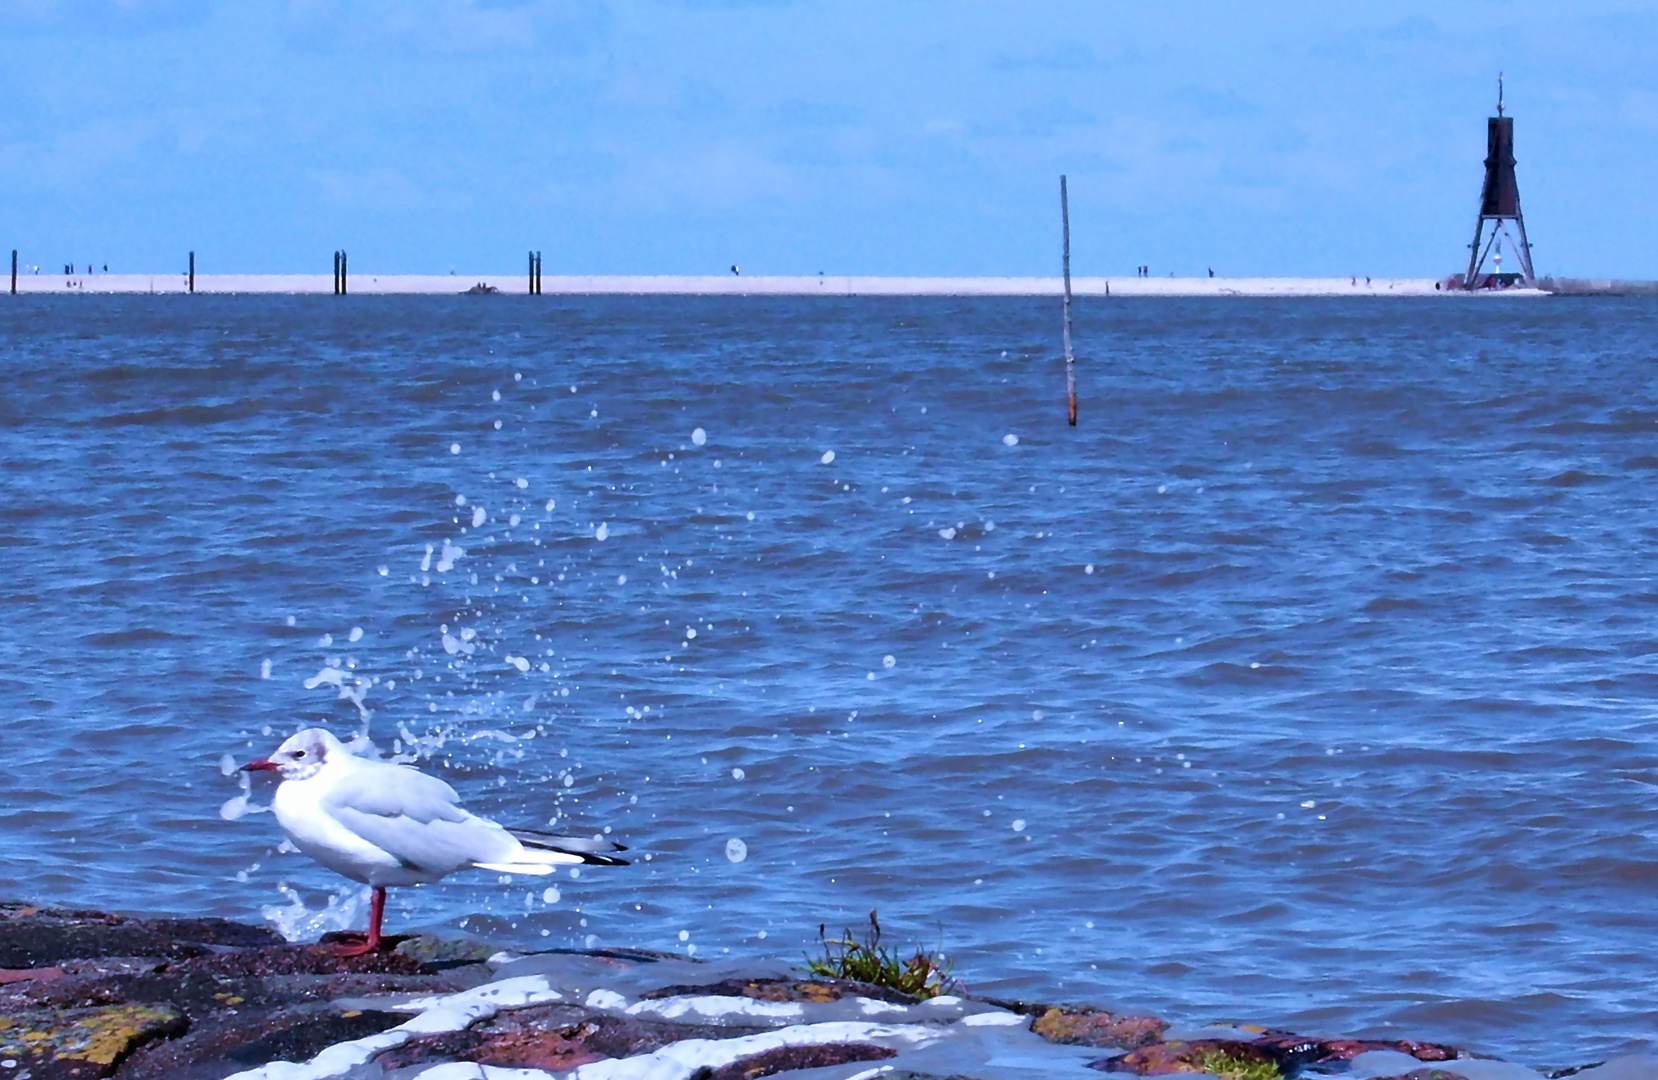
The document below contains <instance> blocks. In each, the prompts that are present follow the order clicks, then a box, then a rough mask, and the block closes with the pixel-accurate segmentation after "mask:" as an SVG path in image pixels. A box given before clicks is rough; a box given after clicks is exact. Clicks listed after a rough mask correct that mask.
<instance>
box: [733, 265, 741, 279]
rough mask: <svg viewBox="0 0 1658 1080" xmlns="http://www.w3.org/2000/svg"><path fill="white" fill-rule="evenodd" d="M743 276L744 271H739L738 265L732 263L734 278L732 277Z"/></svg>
mask: <svg viewBox="0 0 1658 1080" xmlns="http://www.w3.org/2000/svg"><path fill="white" fill-rule="evenodd" d="M741 274H742V271H741V270H739V269H737V264H736V263H732V264H731V276H732V277H738V276H740V275H741Z"/></svg>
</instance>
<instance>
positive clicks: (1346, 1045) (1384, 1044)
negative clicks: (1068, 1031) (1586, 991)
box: [1085, 1031, 1462, 1080]
mask: <svg viewBox="0 0 1658 1080" xmlns="http://www.w3.org/2000/svg"><path fill="white" fill-rule="evenodd" d="M1085 1045H1094V1044H1085ZM1373 1050H1384V1051H1390V1052H1393V1053H1397V1054H1405V1055H1407V1056H1409V1057H1413V1058H1415V1059H1416V1060H1417V1061H1454V1060H1456V1059H1457V1058H1458V1057H1459V1056H1462V1055H1461V1052H1460V1051H1459V1050H1457V1048H1456V1047H1454V1046H1443V1045H1440V1044H1439V1043H1421V1042H1404V1041H1383V1040H1374V1039H1311V1038H1306V1037H1304V1036H1301V1035H1296V1034H1294V1033H1292V1032H1287V1031H1267V1032H1263V1033H1262V1034H1261V1035H1260V1036H1259V1037H1258V1038H1255V1039H1249V1040H1244V1039H1192V1040H1170V1041H1168V1042H1152V1043H1146V1044H1142V1045H1141V1046H1138V1047H1135V1048H1133V1049H1131V1050H1130V1052H1129V1053H1127V1054H1124V1055H1123V1056H1122V1057H1117V1058H1110V1059H1106V1060H1102V1061H1095V1062H1090V1063H1089V1067H1090V1068H1094V1069H1099V1070H1101V1071H1102V1072H1127V1073H1134V1074H1136V1075H1139V1076H1155V1075H1158V1074H1161V1073H1174V1072H1215V1071H1216V1068H1218V1067H1221V1066H1223V1065H1224V1066H1225V1067H1227V1068H1229V1069H1230V1070H1231V1071H1232V1072H1233V1073H1235V1074H1236V1075H1237V1076H1238V1077H1239V1078H1240V1080H1255V1078H1256V1077H1261V1078H1263V1080H1271V1078H1272V1077H1278V1076H1293V1075H1295V1074H1296V1073H1298V1072H1300V1071H1301V1070H1302V1069H1304V1068H1306V1067H1308V1066H1310V1065H1329V1064H1332V1063H1337V1062H1347V1061H1351V1060H1353V1058H1355V1057H1357V1056H1358V1055H1359V1054H1363V1053H1367V1052H1369V1051H1373ZM1205 1062H1208V1064H1205Z"/></svg>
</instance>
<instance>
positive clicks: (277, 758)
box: [242, 728, 351, 780]
mask: <svg viewBox="0 0 1658 1080" xmlns="http://www.w3.org/2000/svg"><path fill="white" fill-rule="evenodd" d="M350 753H351V751H349V750H347V749H346V748H345V746H344V745H343V744H342V743H341V742H340V740H338V739H336V738H334V736H332V735H330V734H329V733H328V732H326V731H324V730H323V729H322V728H306V729H305V730H304V731H302V732H300V733H299V734H297V735H295V736H293V737H292V738H290V739H289V740H288V741H287V742H285V743H283V744H282V745H281V746H279V747H277V748H276V753H274V754H272V755H271V756H270V757H268V758H260V759H259V760H257V761H250V762H248V763H247V764H246V765H243V766H242V771H243V772H275V773H281V774H282V779H284V780H308V779H310V778H311V777H313V776H315V775H317V773H319V772H321V771H322V768H323V766H324V765H327V764H328V762H329V761H330V760H332V759H334V758H337V757H345V756H347V755H349V754H350Z"/></svg>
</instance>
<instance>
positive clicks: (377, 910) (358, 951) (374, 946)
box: [335, 885, 386, 957]
mask: <svg viewBox="0 0 1658 1080" xmlns="http://www.w3.org/2000/svg"><path fill="white" fill-rule="evenodd" d="M385 914H386V889H385V886H383V885H376V886H375V887H374V892H373V894H372V897H371V899H370V900H369V904H368V937H366V938H364V939H363V943H362V944H361V945H342V946H340V948H339V949H338V950H337V951H336V952H335V955H336V956H341V957H345V956H362V955H364V954H366V953H371V952H379V951H380V920H381V919H382V918H384V917H385Z"/></svg>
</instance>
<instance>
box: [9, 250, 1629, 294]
mask: <svg viewBox="0 0 1658 1080" xmlns="http://www.w3.org/2000/svg"><path fill="white" fill-rule="evenodd" d="M340 262H342V263H343V259H342V260H340ZM537 271H538V272H537V273H536V274H535V275H534V276H533V277H526V275H525V274H523V273H517V274H482V275H479V274H464V275H451V274H441V275H440V274H379V275H374V274H365V273H360V272H359V273H353V274H352V275H351V285H350V291H351V295H354V296H359V295H408V296H415V295H427V296H432V295H450V296H454V295H458V294H461V293H465V292H467V291H468V290H469V288H471V287H473V286H474V285H477V284H483V285H486V286H492V287H493V289H494V291H495V292H496V293H500V294H516V295H519V296H523V295H528V294H529V293H530V291H531V288H532V282H533V283H534V285H533V287H534V290H535V292H537V293H542V294H546V295H561V296H1044V297H1055V298H1057V297H1059V296H1061V295H1062V294H1063V293H1064V288H1065V283H1064V280H1063V278H1061V277H1060V276H1057V275H1056V276H1053V277H847V276H839V275H814V276H809V277H808V276H799V277H793V276H766V275H749V274H744V275H742V276H741V277H736V276H733V275H731V274H719V275H716V274H708V275H700V276H694V275H681V276H675V275H640V276H622V275H568V274H560V275H553V274H548V275H547V276H545V277H543V276H541V274H540V273H539V267H537ZM343 276H344V275H343V266H341V265H338V264H337V265H336V273H335V274H334V275H333V276H330V275H327V274H196V275H195V281H194V291H195V292H196V293H198V294H199V293H209V294H211V293H242V294H273V295H282V294H287V295H304V294H315V295H322V296H327V295H330V294H334V295H338V294H340V293H342V292H344V291H345V290H344V288H343V282H342V281H341V278H342V277H343ZM1551 280H1554V279H1544V281H1543V282H1540V283H1539V284H1545V285H1546V283H1547V282H1548V281H1551ZM1576 280H1577V279H1573V281H1574V282H1576ZM1613 285H1619V286H1623V285H1627V286H1631V287H1630V288H1620V289H1611V288H1607V287H1603V286H1613ZM1636 285H1640V286H1644V290H1643V289H1636V288H1633V286H1636ZM17 291H18V292H19V293H59V294H65V293H70V294H73V293H79V294H87V293H183V292H189V291H192V290H191V281H190V278H189V276H188V275H186V274H67V275H66V274H25V275H20V276H19V277H18V279H17ZM1071 291H1072V293H1073V295H1075V296H1079V297H1088V296H1095V297H1105V296H1111V297H1113V298H1122V297H1152V296H1164V297H1179V296H1185V297H1198V296H1217V297H1218V296H1255V297H1269V296H1284V297H1298V296H1299V297H1313V296H1324V297H1390V296H1391V297H1398V296H1448V295H1455V296H1462V297H1467V296H1469V295H1500V296H1543V295H1546V292H1544V291H1543V290H1539V289H1506V290H1498V291H1495V292H1491V291H1482V292H1478V293H1474V294H1470V293H1467V292H1463V291H1461V290H1457V289H1447V288H1446V287H1445V283H1444V281H1443V280H1439V281H1436V280H1435V279H1433V278H1369V279H1366V278H1364V277H1356V278H1355V277H1340V278H1268V277H1258V278H1221V277H1216V278H1211V277H1201V278H1198V277H1077V278H1073V279H1072V280H1071ZM1559 291H1561V292H1571V293H1573V294H1577V293H1589V292H1597V291H1598V292H1609V291H1618V292H1640V291H1644V292H1649V293H1658V284H1654V283H1651V282H1640V283H1636V282H1629V283H1601V282H1593V281H1589V280H1588V279H1583V281H1582V282H1581V287H1579V286H1578V285H1574V287H1573V288H1571V289H1566V288H1562V289H1560V290H1559Z"/></svg>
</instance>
